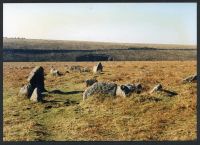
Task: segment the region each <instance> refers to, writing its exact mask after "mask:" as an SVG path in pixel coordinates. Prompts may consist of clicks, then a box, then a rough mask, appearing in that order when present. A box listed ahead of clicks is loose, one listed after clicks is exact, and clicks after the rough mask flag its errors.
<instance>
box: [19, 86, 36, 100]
mask: <svg viewBox="0 0 200 145" xmlns="http://www.w3.org/2000/svg"><path fill="white" fill-rule="evenodd" d="M32 92H33V88H32V86H31V85H30V84H27V85H24V86H23V87H22V88H21V89H20V91H19V95H20V96H24V97H27V98H30V97H31V94H32Z"/></svg>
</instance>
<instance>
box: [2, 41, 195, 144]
mask: <svg viewBox="0 0 200 145" xmlns="http://www.w3.org/2000/svg"><path fill="white" fill-rule="evenodd" d="M5 45H7V44H6V43H5V44H4V46H5ZM49 45H50V46H52V45H51V44H49ZM41 47H42V46H41ZM131 51H132V50H131ZM167 51H168V50H167ZM172 51H173V50H172ZM181 52H182V51H181ZM190 52H192V54H190ZM187 53H188V54H187V55H190V58H191V60H190V59H189V60H190V61H109V62H102V64H103V66H104V69H103V72H102V73H101V74H93V73H92V72H82V73H80V72H71V71H69V72H68V73H67V72H66V70H67V68H68V67H70V66H72V65H80V66H84V67H89V68H91V69H92V67H93V66H94V65H95V64H96V63H97V62H4V63H3V140H4V141H38V140H40V141H69V140H70V141H71V140H76V141H80V140H86V141H94V140H111V141H112V140H114V141H121V140H133V141H136V140H159V141H160V140H195V139H197V110H196V106H197V101H196V100H197V86H196V85H197V84H196V83H185V84H183V83H182V79H183V78H185V77H187V76H189V75H193V74H195V73H196V67H197V66H196V59H194V58H193V57H191V55H192V56H193V55H195V53H196V51H195V53H194V52H193V51H192V50H191V51H187ZM172 54H174V53H172ZM15 55H18V54H10V56H15ZM34 55H35V54H34ZM38 55H39V54H38ZM38 55H37V56H38ZM176 55H179V54H174V55H173V57H176ZM181 55H183V54H181ZM5 57H6V58H5ZM22 57H23V58H24V57H25V56H22ZM184 58H185V59H186V57H185V56H184ZM14 59H15V60H17V58H14ZM54 59H55V58H54ZM193 59H194V60H193ZM4 60H10V59H9V58H7V55H5V56H4ZM24 60H26V59H24ZM37 65H40V66H42V67H43V68H44V72H45V88H46V89H47V90H48V91H49V92H52V91H53V90H60V91H61V92H62V93H58V91H57V92H56V91H53V92H54V93H46V95H45V98H44V99H45V100H46V102H43V103H42V102H39V103H34V102H31V101H30V100H29V99H26V98H23V97H20V96H18V92H19V89H20V87H21V86H22V85H23V84H25V83H26V79H27V77H28V75H29V73H30V71H31V70H32V69H33V68H34V67H35V66H37ZM51 66H53V67H55V68H56V69H57V70H59V71H60V72H61V73H62V74H63V75H61V76H52V75H50V67H51ZM67 66H68V67H67ZM93 77H96V79H97V80H98V81H99V82H115V83H117V84H119V85H120V84H125V83H137V82H139V83H141V84H142V86H143V88H144V89H143V91H142V92H141V93H140V94H135V93H133V94H132V95H131V96H129V97H127V98H123V97H116V98H114V99H113V98H109V97H107V98H105V99H103V100H98V99H95V98H93V97H90V98H88V100H86V101H85V102H84V101H83V100H82V94H83V91H84V90H85V89H86V86H85V83H84V81H85V80H86V79H89V78H93ZM158 83H161V84H162V85H163V87H164V88H165V89H167V90H171V91H175V92H177V94H178V95H176V96H172V97H169V96H166V95H165V94H163V93H153V94H150V93H149V91H150V90H151V89H152V88H153V87H154V86H155V85H156V84H158Z"/></svg>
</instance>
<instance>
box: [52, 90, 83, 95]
mask: <svg viewBox="0 0 200 145" xmlns="http://www.w3.org/2000/svg"><path fill="white" fill-rule="evenodd" d="M48 93H49V94H63V95H71V94H79V93H83V91H71V92H63V91H60V90H53V91H49V92H48Z"/></svg>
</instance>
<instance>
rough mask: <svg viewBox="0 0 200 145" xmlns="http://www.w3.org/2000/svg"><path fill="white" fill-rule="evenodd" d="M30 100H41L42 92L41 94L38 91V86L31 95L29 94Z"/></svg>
mask: <svg viewBox="0 0 200 145" xmlns="http://www.w3.org/2000/svg"><path fill="white" fill-rule="evenodd" d="M30 100H31V101H33V102H39V101H42V94H41V92H40V91H39V89H38V88H35V89H34V91H33V93H32V95H31V98H30Z"/></svg>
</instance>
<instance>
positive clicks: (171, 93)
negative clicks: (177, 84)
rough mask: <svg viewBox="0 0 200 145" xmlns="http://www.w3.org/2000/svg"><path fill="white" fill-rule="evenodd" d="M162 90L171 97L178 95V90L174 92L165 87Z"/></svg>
mask: <svg viewBox="0 0 200 145" xmlns="http://www.w3.org/2000/svg"><path fill="white" fill-rule="evenodd" d="M162 91H163V92H165V93H167V95H168V96H169V97H172V96H175V95H178V94H177V93H176V92H173V91H169V90H165V89H163V90H162Z"/></svg>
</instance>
